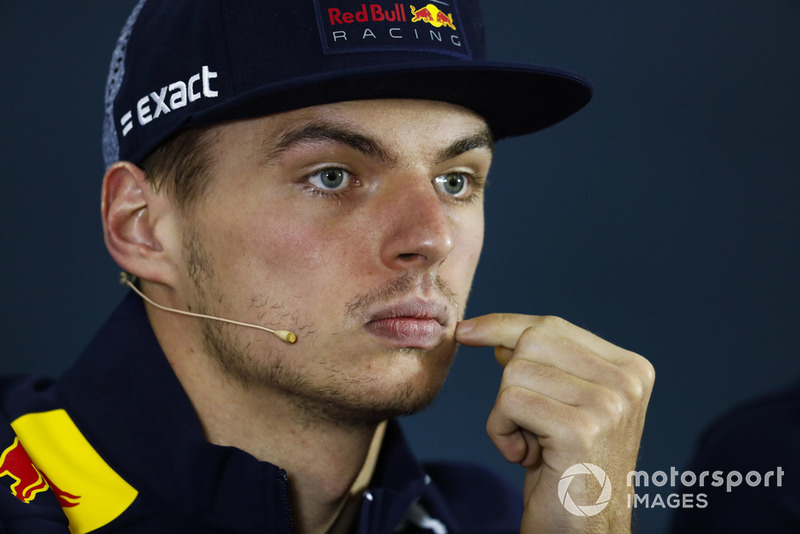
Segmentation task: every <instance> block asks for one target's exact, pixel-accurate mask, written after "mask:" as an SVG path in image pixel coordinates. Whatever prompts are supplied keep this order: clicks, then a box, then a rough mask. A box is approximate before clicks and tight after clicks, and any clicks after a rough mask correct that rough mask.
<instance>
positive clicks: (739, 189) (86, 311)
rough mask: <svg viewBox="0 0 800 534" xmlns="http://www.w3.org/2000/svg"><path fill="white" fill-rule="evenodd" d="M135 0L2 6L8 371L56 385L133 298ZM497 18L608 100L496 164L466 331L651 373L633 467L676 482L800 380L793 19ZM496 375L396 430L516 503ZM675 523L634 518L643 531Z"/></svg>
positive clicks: (766, 9)
mask: <svg viewBox="0 0 800 534" xmlns="http://www.w3.org/2000/svg"><path fill="white" fill-rule="evenodd" d="M134 3H135V2H134V1H133V0H126V1H122V0H118V1H115V2H109V1H108V0H83V1H81V2H70V3H67V2H53V1H51V0H47V1H44V0H27V1H26V2H10V1H8V0H0V186H1V187H0V314H2V315H1V317H0V318H2V320H0V373H16V372H39V373H46V374H51V375H57V374H59V373H60V372H61V371H63V370H64V369H65V368H66V367H67V366H68V365H69V364H70V363H71V362H72V361H73V360H74V359H75V358H76V357H77V355H78V354H79V353H80V351H81V350H82V347H83V346H84V345H85V344H86V343H87V342H88V340H89V339H90V338H91V336H92V335H93V333H94V331H95V330H96V329H97V327H98V326H99V325H100V324H101V323H102V321H103V320H104V317H105V316H106V315H107V313H108V312H109V310H110V309H111V308H112V307H113V306H114V305H115V304H116V303H117V302H118V301H119V300H120V298H121V297H122V295H123V294H124V293H125V291H124V290H123V289H122V288H121V287H120V286H119V285H118V275H117V271H118V269H117V268H116V267H115V265H114V264H113V262H112V261H111V260H110V258H109V256H108V255H107V253H106V251H105V247H104V245H103V241H102V234H101V226H100V220H99V198H100V182H101V178H102V174H103V164H102V157H101V151H100V133H101V124H102V100H103V89H104V84H105V78H106V69H107V65H108V61H109V59H110V55H111V50H112V49H113V46H114V44H115V42H116V38H117V35H118V32H119V29H120V28H121V26H122V24H123V22H124V21H125V19H126V17H127V14H128V12H129V11H130V8H131V7H132V6H133V4H134ZM483 4H484V13H485V17H486V26H487V34H488V38H489V49H490V53H491V56H492V57H493V58H494V59H503V60H510V61H523V62H533V63H540V64H545V65H550V66H556V67H561V68H564V69H567V70H573V71H575V72H578V73H580V74H582V75H584V76H585V77H587V78H589V79H590V80H591V81H592V82H593V84H594V86H595V97H594V100H593V102H592V103H591V104H590V105H589V106H588V107H587V108H586V109H584V110H583V111H581V112H580V113H579V114H578V115H576V116H575V117H573V118H571V119H569V120H567V121H566V122H564V123H562V124H560V125H558V126H556V127H554V128H552V129H550V130H546V131H544V132H541V133H538V134H535V135H532V136H527V137H523V138H519V139H513V140H506V141H503V142H501V143H500V144H499V145H498V148H497V156H496V159H495V165H494V167H493V171H492V175H491V176H490V181H491V183H490V187H489V189H488V197H487V207H486V211H487V241H486V246H485V249H484V255H483V257H482V260H481V265H480V267H479V269H478V276H477V279H476V283H475V288H474V290H473V296H472V299H471V302H470V307H469V310H468V315H480V314H484V313H489V312H494V311H513V312H519V313H530V314H554V315H560V316H562V317H564V318H566V319H568V320H570V321H571V322H573V323H576V324H578V325H580V326H582V327H584V328H587V329H589V330H591V331H593V332H595V333H597V334H598V335H600V336H602V337H604V338H606V339H608V340H609V341H611V342H613V343H615V344H617V345H620V346H623V347H625V348H627V349H630V350H633V351H635V352H638V353H640V354H643V355H645V356H646V357H647V358H648V359H650V361H651V362H652V363H653V364H654V365H655V367H656V370H657V372H658V377H657V381H656V388H655V392H654V394H653V397H652V401H651V404H650V410H649V416H648V419H647V426H646V428H645V434H644V439H643V443H642V450H641V462H640V466H639V469H643V470H646V471H649V472H650V473H652V472H654V471H657V470H664V471H667V472H669V469H670V467H671V466H675V467H676V468H678V469H681V468H683V467H685V464H686V463H687V462H688V460H689V457H690V454H691V451H692V448H693V446H694V442H695V440H696V438H697V436H698V435H699V433H700V432H701V430H702V428H703V427H704V426H705V425H707V424H708V423H709V422H710V421H711V420H713V419H714V418H715V417H718V416H719V415H720V414H722V413H724V412H725V411H726V410H728V409H729V408H730V407H732V406H734V405H735V404H737V403H739V402H742V401H743V400H745V399H748V398H752V397H753V396H756V395H758V394H761V393H765V392H768V391H771V390H774V389H777V388H780V387H783V386H786V385H787V384H789V383H790V382H792V381H793V380H794V379H796V378H797V377H798V375H800V364H798V348H797V347H798V343H797V340H796V338H797V333H798V328H797V326H796V323H797V321H798V304H800V282H799V281H798V273H800V246H798V236H800V180H798V178H800V98H798V88H800V31H799V30H798V28H800V2H797V1H795V0H747V1H746V0H704V1H703V2H697V1H693V0H672V1H670V2H653V1H651V0H617V1H614V2H597V1H593V0H524V1H523V0H518V1H513V0H493V1H485V2H483ZM499 377H500V369H499V367H498V366H497V364H496V363H495V361H494V358H493V355H492V351H491V350H476V349H470V350H462V351H461V352H460V353H459V356H458V358H457V359H456V363H455V366H454V368H453V373H452V375H451V377H450V378H449V380H448V382H447V384H446V386H445V389H444V391H443V393H442V395H441V397H440V398H439V399H438V400H437V402H436V403H435V404H434V406H433V407H432V408H430V409H429V410H428V411H426V412H424V413H423V414H420V415H419V416H415V417H413V418H408V419H405V420H404V421H403V424H404V426H405V427H406V429H407V430H408V432H409V434H410V440H411V441H412V443H413V445H414V446H415V448H416V449H417V450H418V452H419V453H420V455H421V456H423V457H430V458H453V459H470V460H474V461H479V462H482V463H484V464H488V465H491V466H494V467H495V468H497V469H498V470H500V471H501V472H502V473H503V474H504V476H506V477H508V478H509V479H510V480H512V481H514V482H515V483H518V484H520V485H521V480H522V475H521V473H520V469H519V468H518V467H517V466H513V465H508V464H506V462H505V461H504V460H503V459H502V457H500V455H499V453H497V452H496V450H495V449H494V446H493V445H492V444H491V442H490V441H489V439H488V438H487V437H486V436H485V432H484V421H485V417H486V416H487V415H488V413H489V410H490V409H491V406H492V403H493V401H494V397H495V394H496V390H497V384H498V381H499ZM743 438H744V439H748V437H747V436H743ZM786 476H794V475H793V474H792V473H787V474H786ZM662 489H663V491H661V493H663V494H664V497H666V494H667V493H669V489H668V488H662ZM670 513H671V511H670V509H669V508H668V507H666V508H661V507H659V508H648V509H641V508H640V509H637V512H636V515H637V521H638V524H639V530H640V531H641V532H646V533H651V532H652V533H660V532H664V525H665V524H666V523H667V521H668V518H669V516H670Z"/></svg>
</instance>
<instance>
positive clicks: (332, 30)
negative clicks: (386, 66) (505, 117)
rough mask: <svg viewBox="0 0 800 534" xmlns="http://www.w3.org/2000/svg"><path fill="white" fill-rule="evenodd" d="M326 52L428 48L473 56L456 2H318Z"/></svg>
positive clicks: (358, 0) (318, 17)
mask: <svg viewBox="0 0 800 534" xmlns="http://www.w3.org/2000/svg"><path fill="white" fill-rule="evenodd" d="M314 4H315V6H316V15H317V24H318V27H319V31H320V38H321V43H322V49H323V52H324V53H325V54H344V53H353V52H355V53H359V52H378V51H385V52H390V53H392V52H399V53H402V52H403V51H424V52H434V53H437V54H447V55H451V56H462V57H470V51H469V46H468V43H467V42H466V37H465V35H464V34H463V32H461V31H459V28H460V27H461V23H460V22H459V20H460V19H459V10H458V5H457V0H431V3H429V4H426V5H425V6H424V7H420V8H417V7H416V6H414V5H410V4H407V3H404V2H389V1H380V0H378V1H373V2H371V3H366V2H362V1H361V0H314Z"/></svg>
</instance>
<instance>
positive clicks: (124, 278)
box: [120, 273, 297, 343]
mask: <svg viewBox="0 0 800 534" xmlns="http://www.w3.org/2000/svg"><path fill="white" fill-rule="evenodd" d="M120 283H122V284H124V285H127V286H128V287H129V288H131V289H133V290H134V291H135V292H136V294H137V295H139V296H140V297H142V298H143V299H144V300H145V301H147V302H148V303H150V304H152V305H153V306H155V307H156V308H158V309H159V310H164V311H168V312H172V313H177V314H180V315H186V316H188V317H197V318H198V319H210V320H212V321H222V322H223V323H229V324H235V325H238V326H246V327H248V328H257V329H258V330H263V331H265V332H269V333H270V334H273V335H274V336H277V337H278V338H279V339H281V340H282V341H285V342H286V343H294V342H295V341H297V336H296V335H295V333H294V332H292V331H290V330H273V329H271V328H267V327H266V326H261V325H257V324H251V323H242V322H239V321H234V320H232V319H223V318H222V317H214V316H213V315H203V314H202V313H194V312H189V311H184V310H177V309H175V308H168V307H166V306H162V305H161V304H158V303H157V302H154V301H153V300H152V299H150V298H148V297H147V295H145V294H144V293H142V292H141V291H140V290H139V288H138V287H136V286H135V285H134V284H133V282H132V281H131V279H130V276H129V275H128V273H122V274H121V278H120Z"/></svg>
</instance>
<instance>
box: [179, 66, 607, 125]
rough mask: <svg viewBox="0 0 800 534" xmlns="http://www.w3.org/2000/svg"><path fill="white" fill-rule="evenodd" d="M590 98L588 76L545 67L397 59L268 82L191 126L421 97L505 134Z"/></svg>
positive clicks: (554, 118) (562, 114)
mask: <svg viewBox="0 0 800 534" xmlns="http://www.w3.org/2000/svg"><path fill="white" fill-rule="evenodd" d="M591 96H592V89H591V85H590V84H589V83H588V82H587V81H586V80H584V79H583V78H581V77H579V76H577V75H575V74H572V73H569V72H564V71H560V70H556V69H550V68H547V67H533V66H530V65H518V64H509V63H497V62H470V63H454V62H442V63H414V64H409V65H397V64H395V65H389V66H382V67H373V68H366V69H350V70H341V71H336V72H333V73H330V72H329V73H325V74H320V75H315V76H309V77H304V78H298V79H294V80H292V81H291V82H285V83H278V84H270V85H268V86H264V87H261V88H258V89H255V90H252V91H249V92H247V93H245V94H242V95H240V96H238V97H236V98H234V99H231V100H228V101H226V102H225V103H223V104H220V105H218V106H214V107H211V108H208V109H206V110H204V111H201V112H198V113H196V114H194V115H192V116H191V117H190V118H189V120H188V122H187V125H204V124H211V123H215V122H222V121H229V120H237V119H245V118H253V117H259V116H264V115H270V114H273V113H280V112H283V111H290V110H293V109H299V108H303V107H308V106H314V105H320V104H330V103H333V102H342V101H348V100H368V99H377V98H417V99H425V100H442V101H445V102H451V103H453V104H457V105H461V106H464V107H466V108H469V109H471V110H473V111H475V112H476V113H478V114H479V115H481V116H482V117H483V118H484V119H485V120H486V121H487V123H488V124H489V127H490V128H491V130H492V132H493V134H494V136H495V138H497V139H501V138H504V137H510V136H515V135H523V134H528V133H532V132H536V131H538V130H541V129H543V128H547V127H548V126H552V125H553V124H556V123H557V122H559V121H561V120H563V119H565V118H567V117H569V116H570V115H572V114H573V113H575V112H576V111H578V110H579V109H581V108H582V107H583V106H585V105H586V104H587V103H588V102H589V100H590V99H591Z"/></svg>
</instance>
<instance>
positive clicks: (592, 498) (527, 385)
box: [456, 314, 655, 534]
mask: <svg viewBox="0 0 800 534" xmlns="http://www.w3.org/2000/svg"><path fill="white" fill-rule="evenodd" d="M456 340H457V341H458V342H459V343H461V344H464V345H469V346H493V347H496V348H495V357H496V358H497V361H498V362H500V364H501V365H502V366H503V367H504V368H505V369H504V370H503V378H502V381H501V384H500V392H499V393H498V395H497V401H496V402H495V405H494V408H493V409H492V412H491V414H490V415H489V419H488V421H487V424H486V429H487V432H488V433H489V436H490V437H491V439H492V441H493V442H494V444H495V446H497V448H498V449H499V450H500V452H501V453H502V454H503V456H504V457H505V458H506V459H507V460H508V461H510V462H517V463H520V464H521V465H522V466H523V467H525V468H526V469H527V472H526V476H525V491H524V496H525V513H524V515H523V520H522V529H521V532H523V533H526V534H527V533H531V534H532V533H540V532H546V533H551V532H592V533H610V532H629V531H630V514H631V509H630V507H629V506H628V493H630V492H632V491H633V490H632V488H629V487H628V486H627V480H626V475H627V474H628V472H629V471H632V470H633V469H634V468H635V465H636V457H637V454H638V451H639V442H640V440H641V436H642V429H643V428H644V419H645V412H646V411H647V403H648V401H649V399H650V393H651V391H652V388H653V381H654V379H655V372H654V370H653V366H652V365H651V364H650V362H648V361H647V360H646V359H645V358H643V357H641V356H639V355H638V354H634V353H632V352H629V351H627V350H624V349H621V348H619V347H617V346H615V345H612V344H611V343H609V342H607V341H604V340H603V339H600V338H599V337H597V336H595V335H594V334H591V333H590V332H587V331H586V330H583V329H581V328H578V327H577V326H575V325H573V324H570V323H569V322H567V321H565V320H563V319H559V318H557V317H535V316H528V315H514V314H491V315H484V316H481V317H477V318H474V319H469V320H467V321H462V322H461V323H459V325H458V328H457V329H456ZM580 463H592V464H595V465H597V466H599V467H600V468H601V469H603V470H604V471H605V472H606V474H607V475H608V476H609V477H610V480H611V484H612V496H611V500H610V501H609V503H608V505H607V507H606V508H605V509H604V510H603V511H602V512H600V513H599V514H597V515H594V516H591V517H586V516H576V515H574V514H572V513H571V512H569V511H567V510H566V509H565V508H564V506H563V505H562V503H561V501H560V499H559V495H558V483H559V481H560V479H561V476H562V475H563V473H564V471H565V470H566V469H567V468H569V467H571V466H573V465H575V464H580ZM569 495H570V496H571V497H572V499H573V501H574V502H575V503H576V504H579V505H589V504H595V502H596V500H597V497H598V496H599V495H600V486H599V484H598V483H597V481H596V480H595V478H594V477H591V476H576V477H574V478H573V480H572V482H571V483H570V485H569Z"/></svg>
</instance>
